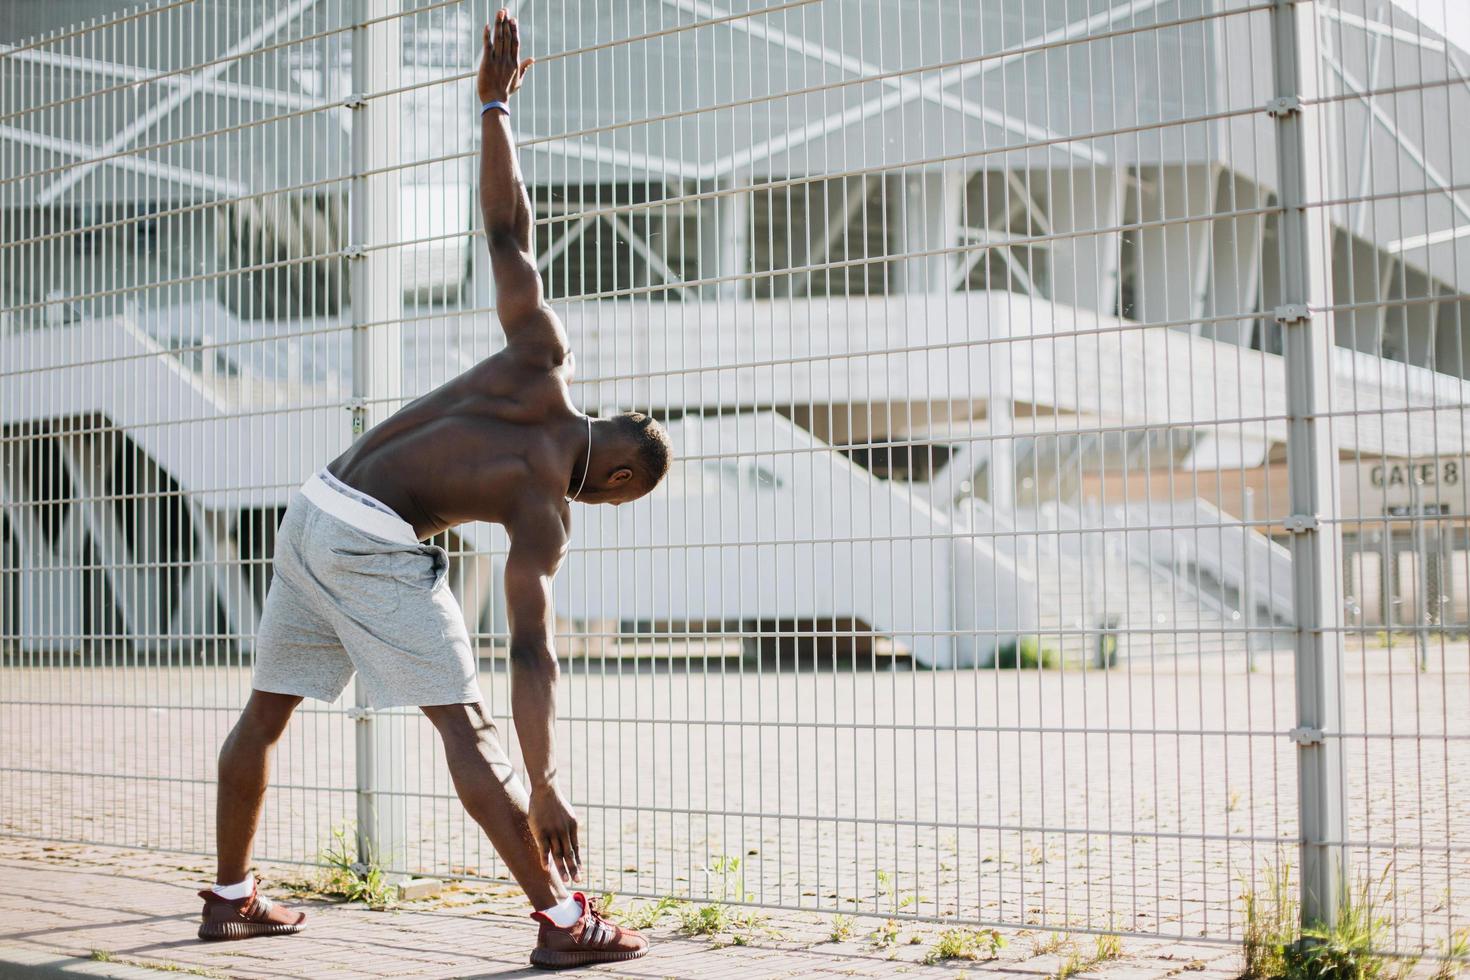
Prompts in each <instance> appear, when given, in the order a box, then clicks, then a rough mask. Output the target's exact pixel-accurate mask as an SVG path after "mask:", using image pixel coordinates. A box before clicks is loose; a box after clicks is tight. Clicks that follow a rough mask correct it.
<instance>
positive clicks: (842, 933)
mask: <svg viewBox="0 0 1470 980" xmlns="http://www.w3.org/2000/svg"><path fill="white" fill-rule="evenodd" d="M856 931H857V930H856V926H855V925H854V923H853V919H852V916H850V915H834V916H833V917H832V933H831V935H830V936H829V937H828V938H829V939H830V940H831V941H832V942H834V943H845V942H847V941H848V940H849V939H851V938H852V937H853V933H854V932H856Z"/></svg>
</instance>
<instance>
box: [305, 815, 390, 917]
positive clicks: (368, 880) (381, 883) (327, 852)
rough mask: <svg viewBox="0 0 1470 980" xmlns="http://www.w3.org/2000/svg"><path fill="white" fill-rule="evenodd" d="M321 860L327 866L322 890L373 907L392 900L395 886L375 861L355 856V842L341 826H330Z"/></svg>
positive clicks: (336, 896)
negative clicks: (330, 832)
mask: <svg viewBox="0 0 1470 980" xmlns="http://www.w3.org/2000/svg"><path fill="white" fill-rule="evenodd" d="M321 857H322V863H323V864H325V865H326V866H327V869H326V877H325V879H324V880H323V882H322V885H321V892H322V894H324V895H330V896H332V897H334V898H340V899H343V900H345V901H348V902H362V903H363V904H364V905H366V906H367V907H368V908H370V909H373V910H374V911H382V910H383V909H386V908H388V906H390V905H392V904H393V900H394V899H395V898H396V897H397V895H398V889H397V888H395V887H394V886H393V885H392V884H391V883H390V882H389V881H388V876H387V875H385V874H384V873H383V869H382V868H380V867H379V866H378V864H377V863H376V862H372V861H369V862H363V861H359V860H358V859H357V844H356V843H355V842H353V841H350V840H348V837H347V830H346V828H344V827H334V828H333V829H332V842H331V843H330V844H328V845H327V846H326V848H324V849H323V850H322V855H321Z"/></svg>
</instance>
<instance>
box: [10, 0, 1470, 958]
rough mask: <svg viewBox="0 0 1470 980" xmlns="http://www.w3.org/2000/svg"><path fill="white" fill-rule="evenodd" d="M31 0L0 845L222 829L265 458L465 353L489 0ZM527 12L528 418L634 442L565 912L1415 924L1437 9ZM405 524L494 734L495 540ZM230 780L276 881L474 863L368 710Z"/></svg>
mask: <svg viewBox="0 0 1470 980" xmlns="http://www.w3.org/2000/svg"><path fill="white" fill-rule="evenodd" d="M44 7H45V5H27V6H26V9H24V10H22V11H21V12H20V13H18V14H15V15H13V17H14V22H15V23H16V24H17V25H18V28H19V30H20V34H18V35H17V36H15V37H0V773H3V774H4V778H3V779H0V834H5V835H12V836H16V837H21V838H30V839H40V840H53V841H78V842H86V843H90V844H96V845H107V846H120V847H134V848H146V849H154V850H161V851H170V852H182V853H192V854H208V853H211V852H212V851H213V848H214V807H215V799H214V792H215V787H216V783H217V774H216V771H215V768H216V764H215V753H216V752H217V751H218V748H219V745H220V743H221V742H222V740H223V738H224V736H225V734H226V733H227V732H228V730H229V727H230V725H231V724H232V723H233V720H234V717H235V714H236V713H237V712H238V710H239V707H240V705H241V704H242V703H243V701H244V699H245V697H246V695H247V693H248V691H249V688H250V670H251V666H252V664H253V661H254V658H255V655H256V653H257V643H256V636H257V630H258V625H259V621H260V616H261V613H262V611H263V609H264V605H265V601H266V597H267V595H268V594H269V590H270V586H271V582H272V578H273V574H274V573H273V555H274V548H275V538H276V528H277V526H278V524H279V522H280V520H281V518H282V517H283V515H284V513H285V511H286V508H287V507H288V506H290V504H291V502H292V501H293V500H294V499H296V496H297V488H298V487H299V486H300V485H301V484H302V482H303V481H305V480H306V479H307V478H308V477H309V476H310V475H312V474H313V473H315V472H316V471H317V470H319V469H320V468H321V467H322V466H324V465H325V464H326V463H327V462H328V461H330V460H331V459H332V458H333V457H335V456H336V455H338V454H339V453H341V452H342V451H344V450H345V449H346V448H347V446H348V445H350V443H351V441H352V439H353V438H354V428H355V427H356V426H359V425H360V426H361V427H366V426H370V425H372V424H375V423H376V422H377V421H380V420H381V419H383V418H386V417H387V416H388V415H390V414H391V413H392V412H393V411H394V410H395V409H397V408H398V407H399V406H400V405H402V404H404V403H405V402H406V401H408V400H411V399H413V398H416V397H418V396H419V395H421V394H423V393H425V392H427V391H429V390H431V389H432V388H434V387H436V386H437V385H439V384H442V383H444V382H445V381H447V380H449V379H450V378H452V377H454V376H455V375H457V374H459V373H460V372H462V371H464V370H465V369H467V368H469V367H470V366H472V365H473V364H475V363H476V362H478V361H479V360H481V359H482V358H484V357H487V356H489V355H491V354H493V353H495V352H496V351H498V350H499V349H501V347H502V345H503V343H504V341H503V338H502V336H501V334H500V331H499V328H498V326H497V323H496V320H495V312H496V298H495V292H494V288H493V278H492V276H491V275H490V267H489V260H488V254H487V252H486V249H485V248H484V245H483V238H482V226H481V223H480V218H479V216H478V214H477V213H476V212H477V206H476V205H477V201H478V196H479V188H478V185H477V179H478V176H477V175H478V168H477V166H476V160H477V158H478V154H479V146H478V136H477V134H478V132H479V127H478V125H477V123H476V112H477V109H478V106H477V104H476V102H475V97H474V93H473V83H472V81H471V79H472V78H473V76H474V71H475V65H476V61H477V58H478V52H479V36H480V35H479V31H480V27H481V25H483V24H484V23H485V22H486V21H487V20H489V19H490V17H491V16H492V15H493V10H492V9H491V6H490V5H489V4H488V3H486V2H483V0H440V2H417V0H292V2H290V3H284V4H275V3H264V2H254V0H240V2H234V3H230V4H207V3H200V2H192V0H173V2H155V3H152V4H147V5H144V6H142V7H139V8H137V9H136V10H131V11H127V12H125V13H121V14H117V13H106V14H105V15H104V16H99V17H97V18H96V19H94V20H93V21H91V22H88V23H79V24H56V23H51V22H49V21H47V20H46V19H45V18H46V17H48V16H52V15H51V14H50V13H49V12H47V11H46V10H44ZM513 7H514V12H515V13H516V15H517V16H518V17H519V18H520V20H521V24H522V34H523V36H524V38H525V39H526V44H527V46H528V48H529V52H528V53H529V54H530V55H533V56H534V57H535V58H536V59H537V64H536V66H535V68H534V69H533V71H532V72H531V73H530V75H529V77H528V79H527V82H526V86H525V88H524V90H523V91H522V92H521V93H519V94H518V95H517V96H516V99H515V103H514V111H515V117H514V122H513V125H514V129H515V132H516V135H517V141H518V145H519V149H520V156H521V163H522V167H523V170H524V172H525V176H526V181H527V184H528V189H529V193H530V196H531V200H532V204H533V208H534V211H535V215H534V219H533V227H534V238H535V253H536V258H537V263H538V268H539V271H540V273H541V276H542V281H543V286H544V288H545V292H546V295H547V298H548V301H549V302H550V303H551V305H552V306H553V308H554V309H555V310H556V312H557V313H558V315H559V316H560V317H561V319H562V320H563V321H564V323H565V325H566V327H567V331H568V334H569V337H570V339H571V343H572V346H573V348H574V349H575V350H576V352H577V365H578V370H577V374H576V376H575V378H574V380H573V384H572V389H573V397H574V400H575V401H576V403H577V405H578V406H579V408H581V409H582V410H583V411H586V412H588V413H590V414H593V415H607V414H609V413H614V412H618V411H622V410H626V409H636V410H638V411H642V412H646V413H649V414H652V415H653V416H655V417H657V418H659V419H660V420H661V421H662V422H663V423H664V424H665V425H666V427H667V428H668V430H669V432H670V435H671V438H672V439H673V442H674V446H675V453H676V461H675V464H674V466H673V469H672V471H671V472H670V474H669V477H668V479H667V480H666V481H665V483H664V484H663V485H662V486H661V487H660V488H659V490H658V491H656V492H655V493H653V494H651V495H650V496H649V497H647V498H645V499H643V500H641V501H639V502H637V503H635V504H631V505H627V506H624V507H620V508H607V507H602V508H599V507H588V506H583V505H580V504H578V505H575V506H574V507H573V538H572V543H571V546H570V549H569V552H568V556H567V561H566V564H565V566H564V568H563V570H562V572H561V574H560V575H559V576H558V581H557V585H556V592H555V614H556V632H557V636H556V641H557V652H558V655H559V658H560V662H561V669H562V673H561V678H560V681H559V689H558V699H559V717H558V732H557V736H558V741H559V744H560V746H561V750H562V754H563V758H562V760H561V762H562V766H561V772H562V777H561V778H562V780H563V790H564V792H565V793H566V795H567V796H568V798H569V799H570V800H571V801H572V803H573V804H574V805H575V806H576V808H577V809H578V811H579V812H580V813H581V815H582V822H583V826H584V834H585V840H584V851H585V853H586V854H587V857H588V870H589V874H590V880H589V881H588V883H587V886H588V887H589V888H597V889H603V890H607V891H615V892H617V893H619V894H622V895H633V896H643V897H647V898H658V897H662V896H666V895H673V896H676V897H680V898H687V899H692V900H698V901H717V902H727V903H732V904H751V905H758V906H763V907H767V908H772V909H805V910H824V911H833V912H844V913H857V914H872V915H882V916H888V917H894V918H912V919H915V920H925V921H929V920H943V921H956V922H962V923H972V924H986V925H996V926H1007V927H1025V928H1039V929H1046V930H1056V931H1072V932H1079V933H1085V932H1109V933H1120V934H1130V935H1140V936H1155V937H1171V938H1188V939H1190V940H1199V941H1209V942H1240V941H1241V940H1242V939H1243V938H1244V936H1245V933H1246V929H1247V925H1248V923H1247V919H1246V913H1245V909H1246V906H1247V903H1246V900H1245V899H1246V897H1247V896H1250V897H1253V898H1257V899H1263V900H1264V899H1265V898H1269V896H1270V892H1271V888H1272V884H1271V883H1272V881H1273V880H1282V878H1283V876H1289V881H1290V886H1289V887H1290V889H1292V892H1291V894H1292V895H1293V896H1294V897H1295V898H1296V899H1297V900H1299V901H1300V903H1301V907H1302V912H1303V913H1304V915H1305V916H1306V917H1307V918H1308V919H1311V920H1314V921H1318V922H1328V923H1330V922H1332V921H1333V920H1334V919H1336V918H1337V917H1339V916H1340V915H1341V914H1342V913H1343V912H1344V906H1343V896H1344V895H1346V896H1349V898H1350V899H1351V901H1353V902H1357V903H1362V902H1368V903H1371V905H1372V906H1373V908H1374V909H1375V910H1376V912H1375V915H1376V917H1377V918H1378V919H1381V921H1382V925H1381V927H1380V928H1378V929H1377V930H1376V931H1375V933H1374V935H1373V936H1372V938H1371V944H1372V945H1373V946H1374V947H1375V948H1376V949H1377V950H1378V951H1380V952H1383V953H1389V954H1395V955H1399V956H1419V955H1428V956H1431V957H1436V956H1437V957H1441V958H1444V957H1450V956H1452V955H1454V954H1455V951H1456V949H1457V948H1458V947H1457V946H1456V943H1457V941H1460V940H1458V939H1457V937H1463V936H1464V935H1465V932H1466V930H1467V929H1470V916H1467V903H1470V890H1467V889H1470V885H1467V882H1470V874H1467V872H1470V809H1467V808H1466V807H1465V806H1463V805H1462V803H1461V801H1460V798H1461V797H1462V796H1463V790H1464V788H1465V787H1466V786H1467V785H1470V782H1467V780H1470V715H1467V713H1466V712H1465V710H1464V704H1465V700H1466V695H1467V694H1470V523H1467V522H1470V491H1467V489H1466V487H1467V483H1466V472H1465V467H1466V465H1467V463H1470V451H1467V445H1466V443H1467V436H1466V433H1467V432H1470V426H1467V424H1466V410H1467V406H1470V360H1467V357H1466V346H1467V340H1470V338H1467V329H1470V203H1467V202H1470V198H1467V196H1466V192H1467V190H1470V151H1467V150H1466V148H1465V147H1464V146H1463V145H1461V144H1460V143H1459V142H1458V141H1457V139H1456V137H1457V135H1458V133H1457V131H1456V124H1457V122H1458V120H1460V119H1463V118H1467V116H1470V53H1467V52H1466V51H1465V50H1464V45H1465V44H1466V43H1467V39H1466V38H1465V37H1457V36H1456V35H1457V32H1459V31H1460V27H1459V26H1457V25H1459V24H1460V22H1459V21H1457V20H1456V19H1455V14H1456V11H1455V9H1454V8H1455V5H1454V4H1453V3H1447V2H1445V0H1315V2H1309V0H1298V2H1289V0H1269V2H1246V0H1098V2H1093V3H1090V4H1084V5H1071V6H1068V5H1060V6H1058V5H1054V4H1042V5H1036V4H1030V5H1023V4H975V3H966V2H961V0H916V2H914V3H911V4H901V5H900V4H885V3H880V2H876V0H871V2H870V0H863V2H859V3H847V2H840V0H790V2H773V3H762V2H760V0H750V2H741V3H734V4H722V3H717V2H710V0H596V2H591V3H580V4H572V3H567V2H563V0H522V2H517V3H515V4H513ZM1053 8H1055V9H1053ZM1063 8H1065V9H1063ZM68 9H71V8H68ZM103 10H104V5H101V4H99V7H98V12H99V14H101V13H103ZM7 23H9V22H7ZM435 543H436V544H439V545H441V546H443V547H444V548H445V549H446V550H447V552H448V554H449V563H450V567H449V573H448V577H449V583H450V587H451V588H452V589H453V591H454V594H455V596H456V598H457V599H458V601H459V603H460V605H461V606H462V608H463V610H464V616H465V624H466V627H467V629H468V632H469V635H470V637H471V640H472V643H473V645H474V646H475V648H476V652H477V655H478V657H479V669H480V683H481V687H482V689H483V692H484V695H485V698H486V703H487V705H488V708H489V710H490V712H491V713H492V715H493V716H494V717H496V718H497V719H499V720H501V728H502V731H503V734H504V736H505V741H506V744H507V746H508V747H509V748H510V749H511V750H512V755H513V757H514V758H515V759H516V761H517V762H519V755H518V753H517V752H516V751H515V748H516V746H515V741H516V740H515V738H514V737H513V736H514V726H513V725H512V724H510V721H509V714H510V711H509V670H510V667H509V663H508V661H509V657H508V644H509V631H508V626H507V613H506V609H505V602H504V598H503V595H502V589H503V579H504V571H503V570H504V564H505V559H506V555H507V551H508V542H507V540H506V537H505V535H504V533H503V532H502V531H501V530H500V529H499V528H496V527H492V526H489V525H484V524H468V525H464V526H462V527H459V528H456V529H454V530H452V531H449V532H445V533H444V534H441V535H438V536H436V538H435ZM272 779H273V781H272V784H271V790H270V795H269V796H268V799H267V808H266V811H265V816H264V818H263V821H262V827H261V833H260V836H259V838H258V840H257V848H256V857H257V858H258V859H260V860H263V861H272V862H280V863H283V864H292V865H300V866H302V867H303V868H305V869H308V870H309V869H310V867H311V866H313V865H315V864H318V863H320V862H321V861H322V860H323V853H324V849H326V848H327V847H329V846H331V845H332V843H333V841H334V833H335V832H341V833H343V834H346V835H348V837H349V839H351V837H352V835H356V839H357V840H358V841H359V842H360V846H361V847H363V848H371V849H372V854H373V855H374V856H375V857H376V858H377V860H379V861H380V862H381V863H382V864H383V865H384V867H385V869H386V870H388V871H389V872H392V873H395V874H401V873H432V874H436V875H443V876H456V877H465V878H492V879H494V878H504V877H505V876H506V871H505V869H504V867H503V865H502V864H501V863H500V861H499V859H498V857H497V856H496V854H495V853H494V850H493V849H492V848H491V847H490V846H489V844H488V841H486V840H485V839H484V837H483V835H482V834H481V833H480V831H479V828H478V827H477V826H475V824H474V823H473V821H471V820H470V819H469V818H468V817H467V816H466V815H465V814H464V812H463V810H462V809H461V808H460V807H459V804H458V802H457V799H456V797H455V794H454V791H453V787H452V784H451V782H450V780H449V775H448V771H447V769H446V767H445V765H444V761H443V749H442V747H441V746H440V745H439V743H438V742H437V740H436V738H435V737H434V732H433V729H432V727H431V726H429V725H428V724H427V722H426V721H425V720H424V719H423V718H422V716H421V715H420V714H419V713H418V712H416V711H413V710H408V709H392V710H387V711H373V710H370V709H368V708H367V706H366V703H365V701H363V700H361V699H359V698H357V697H356V696H355V694H354V692H352V691H349V692H348V693H347V694H346V695H345V696H344V697H343V698H341V699H339V700H338V701H337V702H336V703H333V704H331V705H322V704H310V703H309V704H307V705H305V706H303V708H302V709H301V710H299V711H298V713H297V717H296V718H295V719H294V720H293V722H292V724H291V727H290V729H289V731H288V733H287V735H286V737H285V738H284V739H283V740H282V742H281V743H280V745H279V747H278V749H277V750H276V755H275V759H274V769H273V777H272Z"/></svg>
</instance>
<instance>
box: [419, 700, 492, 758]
mask: <svg viewBox="0 0 1470 980" xmlns="http://www.w3.org/2000/svg"><path fill="white" fill-rule="evenodd" d="M420 710H422V711H423V713H424V714H425V715H426V716H427V717H428V719H429V721H430V722H432V723H433V725H434V728H435V729H436V730H437V731H438V732H439V737H440V738H441V739H443V740H444V747H445V748H446V749H447V750H449V751H454V750H457V749H459V750H470V751H476V752H481V753H487V754H489V753H498V752H500V751H501V748H500V737H499V733H498V732H497V731H496V730H495V722H493V721H491V720H490V718H489V716H487V715H486V714H485V711H484V708H483V707H482V706H481V705H478V704H439V705H431V706H427V707H424V708H422V709H420Z"/></svg>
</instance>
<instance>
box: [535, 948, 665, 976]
mask: <svg viewBox="0 0 1470 980" xmlns="http://www.w3.org/2000/svg"><path fill="white" fill-rule="evenodd" d="M647 953H648V947H646V946H645V947H644V948H643V949H638V950H632V951H630V952H627V953H597V952H593V951H591V950H588V951H587V952H579V951H572V950H566V951H562V950H554V949H538V950H535V951H533V952H532V953H531V965H532V966H535V967H540V968H541V969H543V970H562V969H565V968H567V967H570V966H591V965H592V964H594V963H617V962H619V961H622V960H636V959H638V958H639V957H641V956H644V955H646V954H647Z"/></svg>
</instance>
